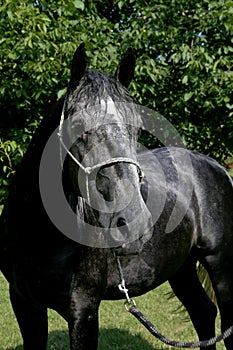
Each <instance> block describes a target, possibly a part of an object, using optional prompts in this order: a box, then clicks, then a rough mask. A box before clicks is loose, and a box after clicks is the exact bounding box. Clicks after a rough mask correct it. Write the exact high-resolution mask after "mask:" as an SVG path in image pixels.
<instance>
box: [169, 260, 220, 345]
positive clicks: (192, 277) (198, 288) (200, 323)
mask: <svg viewBox="0 0 233 350" xmlns="http://www.w3.org/2000/svg"><path fill="white" fill-rule="evenodd" d="M169 282H170V285H171V287H172V289H173V291H174V293H175V294H176V296H177V297H178V298H179V300H180V301H181V302H182V304H183V305H184V306H185V308H186V309H187V311H188V313H189V316H190V318H191V320H192V323H193V325H194V327H195V329H196V332H197V334H198V337H199V340H207V339H210V338H212V337H214V336H215V318H216V315H217V308H216V306H215V305H214V303H213V302H212V301H211V300H210V299H209V297H208V296H207V294H206V292H205V291H204V289H203V287H202V285H201V283H200V282H199V279H198V277H197V273H196V262H195V261H187V262H186V263H185V264H184V265H183V266H182V267H181V268H180V270H179V271H178V272H177V273H176V274H175V275H174V276H173V277H172V278H171V279H170V280H169ZM201 349H206V348H201ZM208 349H209V350H214V349H216V346H215V345H213V346H209V347H208Z"/></svg>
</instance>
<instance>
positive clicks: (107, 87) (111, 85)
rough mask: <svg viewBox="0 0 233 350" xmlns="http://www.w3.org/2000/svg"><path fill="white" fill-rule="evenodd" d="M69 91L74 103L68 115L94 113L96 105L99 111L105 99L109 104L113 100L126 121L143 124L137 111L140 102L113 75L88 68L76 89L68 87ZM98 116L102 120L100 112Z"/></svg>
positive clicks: (68, 109) (127, 122)
mask: <svg viewBox="0 0 233 350" xmlns="http://www.w3.org/2000/svg"><path fill="white" fill-rule="evenodd" d="M69 93H71V94H72V103H71V104H70V106H69V107H68V108H67V115H74V114H76V113H78V112H80V111H85V112H88V111H90V110H91V113H92V114H93V107H95V106H97V111H100V109H99V108H98V106H99V105H100V103H101V101H104V102H105V104H106V105H107V103H108V102H109V100H112V101H113V102H114V104H115V107H116V109H117V110H118V111H119V112H120V113H121V115H122V116H123V122H124V123H126V124H131V125H136V126H139V125H141V124H142V122H141V117H140V115H139V113H138V111H137V106H138V104H137V103H136V101H135V100H134V99H133V98H132V97H131V96H130V94H129V92H128V90H127V89H126V88H125V87H124V86H123V85H122V84H121V83H120V82H119V81H117V80H116V78H115V77H114V76H113V75H106V74H103V73H100V72H96V71H92V70H88V71H87V73H86V74H85V75H84V77H83V78H82V79H81V81H80V84H79V85H78V86H77V87H76V89H75V90H74V91H71V89H70V88H69V89H68V94H69ZM129 112H130V113H129ZM96 117H97V118H98V120H99V121H100V118H101V116H100V113H98V115H97V116H96V115H95V118H96Z"/></svg>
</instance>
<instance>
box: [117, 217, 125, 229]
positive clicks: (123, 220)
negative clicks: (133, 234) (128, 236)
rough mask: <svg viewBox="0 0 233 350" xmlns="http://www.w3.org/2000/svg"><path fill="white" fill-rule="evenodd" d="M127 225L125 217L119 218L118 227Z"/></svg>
mask: <svg viewBox="0 0 233 350" xmlns="http://www.w3.org/2000/svg"><path fill="white" fill-rule="evenodd" d="M125 225H126V221H125V219H124V218H119V219H118V220H117V227H122V226H125Z"/></svg>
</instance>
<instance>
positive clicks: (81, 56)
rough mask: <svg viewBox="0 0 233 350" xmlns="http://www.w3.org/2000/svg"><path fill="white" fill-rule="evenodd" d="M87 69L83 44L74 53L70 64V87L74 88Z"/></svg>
mask: <svg viewBox="0 0 233 350" xmlns="http://www.w3.org/2000/svg"><path fill="white" fill-rule="evenodd" d="M87 68H88V59H87V55H86V51H85V45H84V43H82V44H80V45H79V47H78V48H77V50H76V51H75V53H74V57H73V61H72V64H71V77H70V85H71V86H72V87H73V88H75V87H76V86H77V85H78V84H79V82H80V80H81V79H82V77H83V76H84V75H85V73H86V71H87Z"/></svg>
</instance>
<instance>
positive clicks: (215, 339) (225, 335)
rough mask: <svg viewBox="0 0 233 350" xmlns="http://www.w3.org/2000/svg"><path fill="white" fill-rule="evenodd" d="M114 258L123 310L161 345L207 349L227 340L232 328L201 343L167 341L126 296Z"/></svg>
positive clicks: (123, 282)
mask: <svg viewBox="0 0 233 350" xmlns="http://www.w3.org/2000/svg"><path fill="white" fill-rule="evenodd" d="M114 256H115V258H116V262H117V268H118V272H119V275H120V280H121V283H120V284H119V285H118V288H119V290H120V291H121V292H123V293H125V296H126V301H125V303H124V305H125V308H126V310H127V311H128V312H130V313H131V314H132V315H133V316H134V317H136V319H137V320H138V321H139V322H141V323H142V325H143V326H144V327H145V328H146V329H147V330H148V331H149V332H150V333H151V334H152V335H153V336H154V337H156V338H157V339H159V340H160V341H162V342H163V343H165V344H167V345H171V346H175V347H178V348H189V349H190V348H200V347H207V346H210V345H214V344H216V343H217V342H220V341H221V340H223V339H226V338H228V337H229V336H230V335H232V334H233V326H231V327H229V328H228V329H227V330H226V331H225V332H223V333H222V334H220V335H218V336H216V337H213V338H210V339H208V340H201V341H197V342H180V341H175V340H171V339H168V338H167V337H165V336H164V335H162V334H161V333H160V332H159V330H158V329H157V328H156V327H155V326H154V325H153V323H151V322H150V321H149V320H148V319H147V318H146V317H145V316H144V315H143V314H142V313H141V311H140V310H138V308H137V306H136V302H135V301H134V300H133V299H131V298H130V297H129V294H128V289H127V288H126V285H125V279H124V275H123V270H122V267H121V263H120V258H119V256H117V255H116V254H115V253H114Z"/></svg>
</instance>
